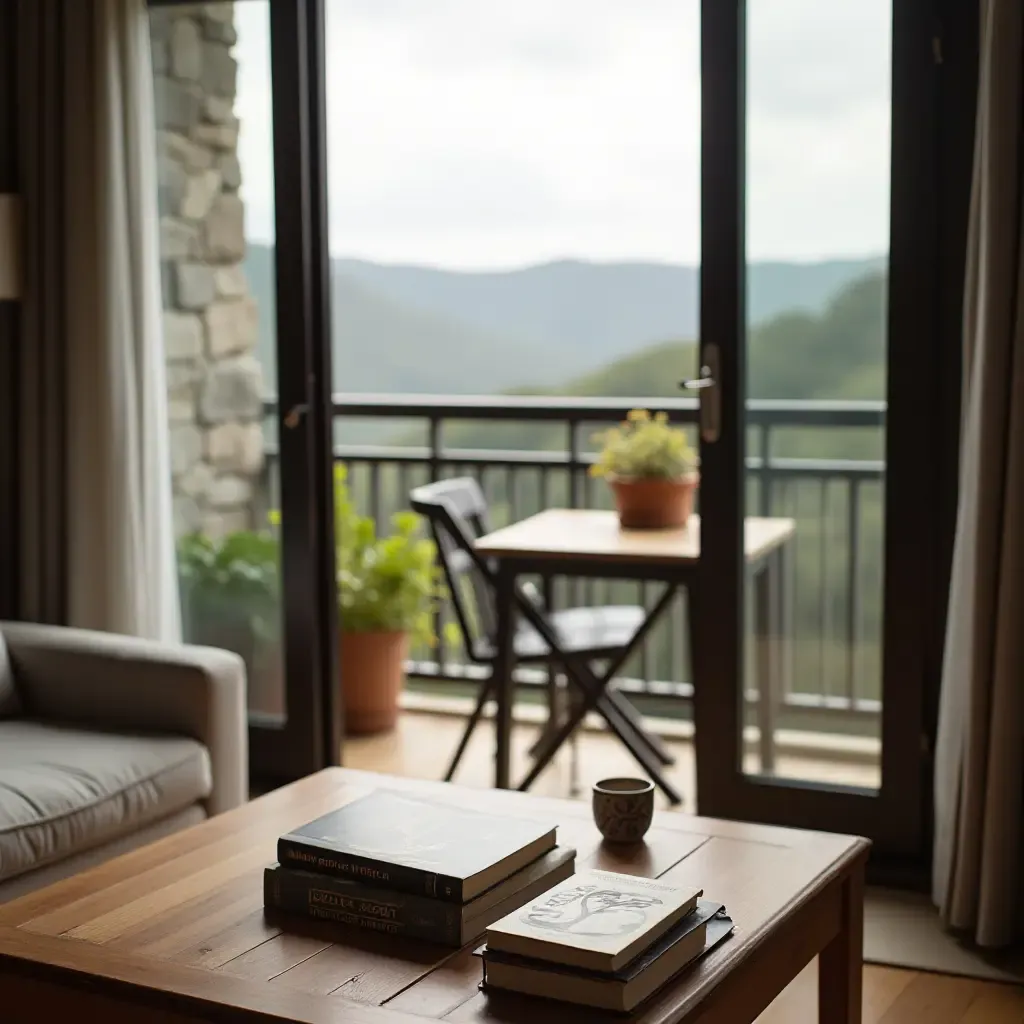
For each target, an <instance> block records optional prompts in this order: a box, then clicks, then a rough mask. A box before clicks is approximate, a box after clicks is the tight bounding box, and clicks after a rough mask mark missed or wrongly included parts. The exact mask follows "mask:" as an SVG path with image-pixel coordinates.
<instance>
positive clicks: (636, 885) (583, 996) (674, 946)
mask: <svg viewBox="0 0 1024 1024" xmlns="http://www.w3.org/2000/svg"><path fill="white" fill-rule="evenodd" d="M702 896H703V892H702V891H701V890H698V889H693V888H690V887H685V886H676V885H670V884H669V883H667V882H661V881H658V880H657V879H650V878H638V877H635V876H633V875H619V874H614V873H612V872H610V871H584V872H581V873H579V874H575V875H573V876H572V877H571V878H569V879H568V880H566V881H565V882H563V883H561V884H560V885H557V886H555V887H554V888H553V889H551V890H550V891H549V892H546V893H544V894H543V895H542V896H540V897H539V898H537V899H535V900H532V901H530V902H529V903H527V904H526V905H524V906H523V907H521V908H520V909H519V910H516V911H515V912H513V913H511V914H509V915H508V916H507V917H504V918H502V919H501V920H500V921H497V922H495V923H494V924H493V925H491V926H490V927H489V928H488V929H487V945H486V946H485V947H483V948H482V949H480V950H478V951H477V952H478V953H479V955H480V956H481V957H482V959H483V964H484V987H485V989H507V990H509V991H513V992H521V993H525V994H527V995H533V996H543V997H545V998H548V999H557V1000H561V1001H562V1002H567V1003H577V1004H579V1005H582V1006H590V1007H595V1008H598V1009H602V1010H613V1011H618V1012H622V1013H628V1012H630V1011H632V1010H633V1009H635V1008H636V1007H637V1006H638V1005H639V1004H640V1003H642V1002H643V1001H644V1000H646V999H648V998H650V997H651V996H652V995H654V994H655V993H656V992H657V991H658V990H659V989H660V988H662V987H663V986H664V985H665V984H667V983H668V982H669V981H670V980H671V979H672V978H674V977H675V976H676V975H677V974H679V973H680V971H682V970H683V969H684V968H685V967H687V965H689V964H691V963H693V961H695V960H696V959H698V958H699V957H701V956H703V955H704V953H706V952H707V951H708V950H710V949H712V948H713V947H714V946H716V945H717V944H718V943H719V942H721V941H722V940H723V939H724V938H725V937H726V936H727V935H729V934H730V932H731V931H732V929H733V924H732V921H731V920H730V919H729V918H728V917H727V916H726V914H725V908H724V907H723V906H722V905H721V904H720V903H713V902H711V901H710V900H704V899H701V897H702Z"/></svg>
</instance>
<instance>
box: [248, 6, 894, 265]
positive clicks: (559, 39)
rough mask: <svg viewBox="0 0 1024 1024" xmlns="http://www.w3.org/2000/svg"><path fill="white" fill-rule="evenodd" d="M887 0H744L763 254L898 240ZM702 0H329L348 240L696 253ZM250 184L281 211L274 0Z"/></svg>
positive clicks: (354, 248) (334, 219) (259, 76)
mask: <svg viewBox="0 0 1024 1024" xmlns="http://www.w3.org/2000/svg"><path fill="white" fill-rule="evenodd" d="M890 5H891V0H828V2H827V3H826V2H823V0H750V3H749V4H748V10H749V15H748V39H749V43H748V61H749V68H748V97H749V109H750V124H749V135H748V139H749V143H748V160H749V166H748V181H749V190H748V248H749V252H750V256H751V257H752V258H765V257H776V258H815V257H820V256H831V255H840V254H862V253H868V252H873V253H877V252H883V251H885V249H886V247H887V240H888V192H889V186H888V177H889V49H890V35H889V32H890V29H889V20H890ZM698 11H699V4H698V3H697V0H635V2H631V0H614V2H613V0H557V2H552V0H486V2H481V0H430V2H425V0H328V19H329V23H328V43H327V48H328V133H329V140H328V141H329V147H328V155H329V180H330V196H329V201H330V216H331V227H330V236H331V248H332V251H334V252H336V253H339V254H345V255H358V256H364V257H367V258H370V259H378V260H385V261H402V262H424V263H432V264H439V265H444V266H462V267H473V266H508V265H517V264H523V263H529V262H536V261H540V260H544V259H553V258H559V257H565V256H577V257H583V258H591V259H660V260H671V261H675V262H689V263H693V262H696V261H697V259H698V254H699V236H698V235H699V215H700V200H699V180H700V178H699V171H700V167H699V159H700V157H699V152H700V71H699V65H700V58H699V21H698V17H699V14H698ZM236 21H237V24H238V28H239V44H238V46H237V48H236V55H237V56H238V58H239V61H240V74H239V96H238V113H239V116H240V118H241V120H242V142H241V147H242V150H241V159H242V166H243V177H244V185H243V188H244V195H245V199H246V204H247V211H248V212H247V215H248V218H249V232H250V234H251V235H252V236H253V237H259V238H267V237H269V236H270V235H272V232H273V219H272V185H271V166H270V163H271V146H270V136H269V130H270V88H269V52H268V43H267V4H266V3H265V2H263V3H242V4H238V5H237V6H236Z"/></svg>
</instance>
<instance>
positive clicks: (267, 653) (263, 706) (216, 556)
mask: <svg viewBox="0 0 1024 1024" xmlns="http://www.w3.org/2000/svg"><path fill="white" fill-rule="evenodd" d="M178 576H179V581H180V588H181V607H182V619H183V626H184V633H185V638H186V640H188V641H189V642H191V643H197V644H205V645H207V646H209V647H221V648H223V649H225V650H229V651H234V652H235V653H236V654H238V655H240V656H241V658H242V660H243V661H244V662H245V667H246V678H247V682H248V689H249V693H248V704H249V707H250V708H252V709H254V710H258V711H265V712H267V713H271V714H273V713H280V712H281V711H282V710H283V696H284V690H283V683H282V675H281V654H280V636H281V633H280V571H279V546H278V541H277V537H276V536H274V534H273V533H271V532H270V531H269V530H259V531H257V530H238V531H235V532H234V533H229V534H226V535H225V536H224V537H221V538H212V537H208V536H207V535H206V534H204V533H190V534H187V535H185V536H184V537H182V538H181V540H180V541H179V542H178Z"/></svg>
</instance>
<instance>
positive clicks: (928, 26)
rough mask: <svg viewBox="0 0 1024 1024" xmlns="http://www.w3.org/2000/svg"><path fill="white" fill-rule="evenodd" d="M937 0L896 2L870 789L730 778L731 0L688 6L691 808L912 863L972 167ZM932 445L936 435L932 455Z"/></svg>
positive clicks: (739, 420) (733, 525)
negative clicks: (701, 382)
mask: <svg viewBox="0 0 1024 1024" xmlns="http://www.w3.org/2000/svg"><path fill="white" fill-rule="evenodd" d="M944 4H945V0H894V3H893V33H892V46H893V58H892V61H893V63H892V130H891V135H892V139H891V166H892V169H893V172H892V175H891V207H892V208H891V219H890V234H891V239H890V253H889V303H888V339H889V343H888V346H887V351H888V395H887V397H888V415H887V430H886V465H887V472H886V482H885V488H886V506H885V507H886V520H885V584H884V585H885V594H884V609H885V611H884V623H883V644H884V653H883V719H882V783H881V788H880V789H879V790H878V791H874V790H858V789H855V788H852V787H836V786H825V785H819V784H813V783H809V782H802V781H799V782H798V781H789V780H781V779H766V778H763V777H758V776H751V775H746V774H745V773H744V772H743V771H742V770H741V755H742V749H743V747H742V726H743V717H742V713H743V707H742V702H741V699H740V694H741V686H740V682H739V681H740V679H741V678H742V672H743V637H744V632H743V614H744V602H743V593H744V591H743V587H744V575H743V557H742V541H741V534H742V523H743V516H744V512H745V469H744V466H745V442H746V437H745V435H746V430H745V410H744V399H745V387H746V311H745V298H746V257H745V243H746V229H745V212H746V210H745V206H746V153H745V143H746V95H745V92H746V89H745V65H746V25H745V21H746V17H745V15H746V3H745V0H703V3H702V25H701V34H702V39H701V54H702V58H701V59H702V126H703V127H702V169H701V187H702V233H701V238H702V243H701V245H702V260H701V294H700V318H701V331H700V336H701V342H702V344H706V343H711V342H714V343H717V344H718V346H719V349H720V359H721V374H720V376H721V380H720V383H719V388H720V391H721V414H722V424H721V437H720V439H719V440H718V441H717V443H715V444H713V445H705V446H703V448H702V452H701V460H702V471H701V475H702V480H701V490H702V504H703V506H704V507H705V508H706V509H714V510H715V514H714V516H710V515H709V516H707V517H706V518H705V519H704V520H703V521H702V524H701V546H702V552H703V557H702V564H701V581H700V595H701V599H700V601H699V602H697V605H696V608H695V618H696V629H695V634H696V635H695V638H694V653H693V657H694V659H695V661H696V662H697V664H698V669H697V671H696V672H695V676H696V677H697V678H700V679H704V680H707V679H712V680H718V681H719V685H716V686H715V687H714V688H705V689H704V690H703V691H702V690H700V689H698V690H697V692H695V694H694V718H695V737H696V738H695V744H696V763H697V792H698V802H699V810H700V812H701V813H702V814H709V815H713V816H718V817H727V818H739V819H744V820H749V821H762V822H770V823H775V824H780V825H790V826H795V827H805V828H806V827H812V828H820V829H826V830H831V831H840V832H856V833H859V834H863V835H866V836H869V837H870V838H872V839H873V840H874V841H875V857H876V859H878V860H881V861H883V862H890V863H895V862H903V861H912V862H920V861H921V860H922V859H923V858H925V857H926V856H927V847H928V843H929V838H930V836H929V822H930V818H929V812H928V808H929V806H930V796H931V791H930V780H931V761H930V740H929V728H930V726H931V722H930V720H929V715H928V708H929V706H930V702H931V701H932V700H933V699H934V693H935V692H936V690H937V685H938V666H939V665H940V664H941V628H940V627H939V626H938V623H939V622H940V621H941V620H942V617H943V615H944V600H943V599H942V595H944V593H945V582H946V580H947V578H948V552H949V548H950V538H951V525H952V519H953V517H952V514H951V511H950V507H951V504H952V505H953V506H954V507H955V477H954V478H953V480H952V488H951V481H950V478H949V474H948V473H947V472H944V471H942V470H941V469H940V467H941V466H942V465H943V464H946V463H949V462H954V463H955V458H954V455H953V453H955V451H956V445H955V431H954V432H953V434H952V435H951V431H950V423H951V422H952V423H954V424H955V422H956V416H957V410H956V407H955V404H954V399H953V396H954V395H956V394H957V388H955V387H953V384H952V381H953V378H955V377H956V376H957V373H958V370H957V369H956V364H955V358H954V355H953V353H954V352H955V351H956V350H957V349H958V347H959V322H960V321H959V316H958V315H957V317H956V320H955V326H954V325H951V324H950V323H949V322H948V321H949V318H950V316H951V314H952V312H953V310H958V309H959V302H960V299H959V295H960V292H961V290H962V258H963V251H964V247H965V237H966V233H965V222H966V207H967V198H968V197H967V195H966V191H967V189H966V188H965V178H966V181H967V182H968V183H969V169H968V172H967V174H966V175H965V173H964V161H963V155H962V152H961V149H960V147H961V146H962V144H963V142H964V140H965V137H969V136H970V133H972V132H973V128H972V126H971V122H972V118H973V111H972V107H971V103H970V102H969V100H970V99H971V98H972V96H973V94H972V92H971V90H972V89H973V81H974V79H973V78H972V77H971V68H970V63H971V62H970V52H971V43H970V33H969V32H968V34H967V39H966V40H963V39H960V38H957V39H956V40H954V39H951V38H948V34H945V33H944V32H943V21H942V14H943V10H942V8H943V7H944ZM961 6H962V7H966V6H968V5H961ZM969 6H971V7H973V6H974V4H973V3H972V4H971V5H969ZM975 17H976V11H975ZM963 20H964V19H963V17H962V16H960V18H959V19H958V21H959V22H963ZM964 27H965V26H964V25H963V24H962V23H961V24H958V25H957V28H958V29H960V30H963V29H964ZM944 35H946V38H944ZM950 44H951V45H953V46H955V47H957V48H958V50H957V52H958V55H959V59H958V61H957V63H956V75H955V76H952V75H950V74H948V73H947V70H946V69H947V63H946V59H945V57H944V54H943V46H944V45H947V46H948V45H950ZM975 50H976V43H975ZM967 149H968V152H969V151H970V146H969V145H968V146H967ZM958 271H959V276H958ZM951 293H952V294H951ZM936 437H939V438H942V444H943V447H942V449H940V450H936V447H935V444H934V440H935V438H936Z"/></svg>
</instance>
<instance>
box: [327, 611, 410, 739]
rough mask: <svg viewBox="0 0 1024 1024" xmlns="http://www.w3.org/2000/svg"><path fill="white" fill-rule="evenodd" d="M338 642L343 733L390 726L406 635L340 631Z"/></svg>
mask: <svg viewBox="0 0 1024 1024" xmlns="http://www.w3.org/2000/svg"><path fill="white" fill-rule="evenodd" d="M339 643H340V650H339V658H338V665H339V669H340V673H341V695H342V702H343V704H344V708H345V732H346V733H350V734H352V735H362V734H365V733H373V732H385V731H386V730H388V729H393V728H394V727H395V723H396V722H397V721H398V695H399V694H400V693H401V692H402V683H403V682H404V681H405V657H406V654H407V652H408V650H409V634H408V633H404V632H379V633H349V632H347V631H343V632H342V633H341V636H340V638H339Z"/></svg>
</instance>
